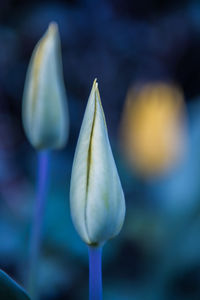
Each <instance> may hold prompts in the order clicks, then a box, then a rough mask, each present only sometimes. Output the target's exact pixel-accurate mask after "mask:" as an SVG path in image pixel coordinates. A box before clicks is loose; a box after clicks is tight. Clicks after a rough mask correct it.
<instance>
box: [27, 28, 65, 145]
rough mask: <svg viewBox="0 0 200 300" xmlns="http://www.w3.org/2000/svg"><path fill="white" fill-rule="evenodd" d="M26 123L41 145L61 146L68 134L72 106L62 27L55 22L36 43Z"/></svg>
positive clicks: (32, 139) (31, 136) (30, 136)
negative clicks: (64, 69) (69, 104)
mask: <svg viewBox="0 0 200 300" xmlns="http://www.w3.org/2000/svg"><path fill="white" fill-rule="evenodd" d="M22 118H23V125H24V129H25V132H26V135H27V137H28V139H29V141H30V143H31V144H32V145H33V146H34V147H35V148H37V149H46V148H53V149H55V148H61V147H63V146H64V145H65V143H66V141H67V138H68V122H69V117H68V108H67V101H66V93H65V87H64V81H63V74H62V62H61V49H60V39H59V33H58V27H57V25H56V24H55V23H51V24H50V25H49V28H48V30H47V32H46V33H45V34H44V36H43V37H42V38H41V40H40V41H39V42H38V44H37V45H36V47H35V49H34V51H33V54H32V57H31V61H30V64H29V67H28V72H27V76H26V82H25V87H24V95H23V107H22Z"/></svg>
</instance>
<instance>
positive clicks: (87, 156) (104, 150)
mask: <svg viewBox="0 0 200 300" xmlns="http://www.w3.org/2000/svg"><path fill="white" fill-rule="evenodd" d="M70 206H71V215H72V220H73V223H74V226H75V228H76V230H77V231H78V233H79V234H80V236H81V238H82V239H83V241H84V242H85V243H87V244H89V245H99V244H102V243H103V242H105V241H107V240H108V239H110V238H112V237H114V236H115V235H117V234H118V233H119V231H120V229H121V227H122V224H123V221H124V216H125V200H124V194H123V190H122V187H121V183H120V179H119V176H118V172H117V168H116V165H115V162H114V158H113V155H112V150H111V147H110V143H109V139H108V133H107V127H106V121H105V117H104V112H103V108H102V105H101V100H100V95H99V90H98V84H97V82H96V80H95V81H94V84H93V87H92V91H91V94H90V97H89V100H88V104H87V107H86V111H85V115H84V119H83V123H82V126H81V131H80V134H79V138H78V143H77V147H76V151H75V156H74V162H73V167H72V177H71V187H70Z"/></svg>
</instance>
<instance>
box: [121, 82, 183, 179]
mask: <svg viewBox="0 0 200 300" xmlns="http://www.w3.org/2000/svg"><path fill="white" fill-rule="evenodd" d="M185 120H186V117H185V106H184V99H183V94H182V92H181V91H180V90H179V89H178V88H177V87H175V86H174V85H171V84H167V83H164V82H156V83H148V84H144V85H141V86H139V87H137V86H136V87H135V88H131V89H130V90H129V92H128V95H127V99H126V103H125V108H124V113H123V120H122V128H121V131H122V141H121V142H122V146H123V149H124V151H125V154H126V155H127V159H128V160H129V161H130V163H131V165H132V166H133V167H135V168H136V169H137V170H138V171H139V172H140V173H142V174H143V175H147V176H153V175H160V174H161V173H163V172H165V171H167V170H168V169H170V168H171V167H172V166H174V164H176V163H177V162H178V161H179V159H180V158H181V156H182V155H183V153H184V151H185V143H186V141H185V138H186V133H185V129H186V122H185Z"/></svg>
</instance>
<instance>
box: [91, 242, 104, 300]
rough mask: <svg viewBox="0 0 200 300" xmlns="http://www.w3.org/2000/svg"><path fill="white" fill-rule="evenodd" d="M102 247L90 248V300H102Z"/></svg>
mask: <svg viewBox="0 0 200 300" xmlns="http://www.w3.org/2000/svg"><path fill="white" fill-rule="evenodd" d="M101 257H102V247H92V246H89V295H90V296H89V299H90V300H102V271H101Z"/></svg>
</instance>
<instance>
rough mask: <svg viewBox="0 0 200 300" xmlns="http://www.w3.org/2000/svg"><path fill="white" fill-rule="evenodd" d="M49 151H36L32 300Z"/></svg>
mask: <svg viewBox="0 0 200 300" xmlns="http://www.w3.org/2000/svg"><path fill="white" fill-rule="evenodd" d="M48 165H49V152H48V151H40V152H38V175H37V192H36V203H35V211H34V216H33V224H32V232H31V239H30V258H29V259H30V265H29V274H28V290H29V293H30V295H31V299H32V300H37V299H39V290H38V266H39V257H40V246H41V239H42V225H43V224H42V223H43V216H44V209H45V202H46V195H47V189H48Z"/></svg>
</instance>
